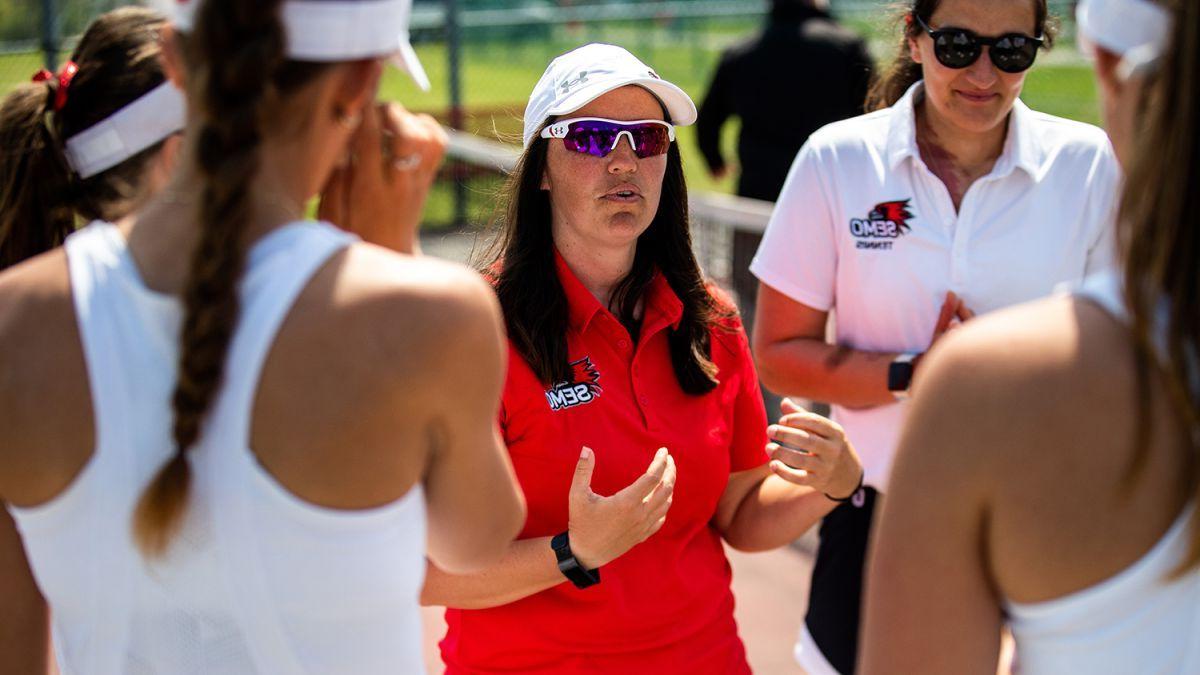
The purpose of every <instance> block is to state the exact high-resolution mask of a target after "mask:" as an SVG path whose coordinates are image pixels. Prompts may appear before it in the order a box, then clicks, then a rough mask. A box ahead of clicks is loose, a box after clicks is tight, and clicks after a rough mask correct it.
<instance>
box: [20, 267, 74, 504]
mask: <svg viewBox="0 0 1200 675" xmlns="http://www.w3.org/2000/svg"><path fill="white" fill-rule="evenodd" d="M0 429H4V430H5V433H4V434H0V467H4V468H3V469H0V474H3V475H5V476H6V477H9V478H12V479H13V481H12V482H13V485H4V484H0V490H2V491H3V493H4V494H5V496H6V497H9V498H10V499H14V500H15V501H27V502H29V501H38V500H40V499H41V498H44V497H48V496H49V494H45V493H46V492H48V491H49V492H53V490H55V489H57V488H59V487H61V485H59V483H61V482H62V480H63V478H62V476H64V475H68V474H71V472H72V470H73V469H74V468H75V467H76V466H77V464H78V463H79V462H80V461H82V458H86V456H88V454H89V453H90V451H91V444H92V441H93V438H92V419H91V395H90V392H89V389H88V381H87V368H86V365H85V362H84V359H83V351H82V346H81V342H80V339H79V328H78V326H77V324H76V321H75V310H74V306H73V304H72V299H71V286H70V279H69V276H68V272H67V262H66V254H65V253H64V252H63V251H62V249H58V250H55V251H51V252H49V253H46V254H43V255H41V256H38V257H36V258H33V259H31V260H28V261H26V262H24V263H22V264H20V265H17V266H15V267H12V268H10V269H8V270H5V271H4V272H3V273H0ZM35 455H36V456H37V457H38V458H39V460H41V461H40V462H38V467H39V470H38V471H37V472H34V473H30V471H28V469H29V468H30V466H32V465H31V464H30V462H29V459H30V458H31V457H33V456H35ZM9 468H12V470H9ZM17 468H21V471H18V470H17ZM18 474H20V475H18ZM0 483H3V481H0ZM14 489H15V491H14Z"/></svg>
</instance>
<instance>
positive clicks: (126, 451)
mask: <svg viewBox="0 0 1200 675" xmlns="http://www.w3.org/2000/svg"><path fill="white" fill-rule="evenodd" d="M64 250H65V251H66V254H67V268H68V273H69V276H70V283H71V295H72V303H73V305H74V309H75V315H76V323H77V325H78V327H79V332H80V341H81V345H82V348H83V352H84V360H85V362H86V366H87V373H88V387H89V390H90V392H91V399H92V408H93V419H94V422H93V424H94V428H95V434H96V437H95V442H94V445H93V453H92V457H91V458H90V459H89V460H88V463H87V465H86V466H85V467H84V469H83V470H82V471H81V472H80V474H79V475H78V476H76V478H75V480H74V481H72V483H71V485H70V486H68V488H67V489H66V490H65V491H64V492H63V493H61V494H60V495H58V496H57V497H56V498H55V499H53V500H51V501H50V502H49V503H48V504H45V505H43V506H41V507H38V508H35V509H28V510H26V512H25V513H24V514H23V515H21V516H20V517H18V522H19V523H20V525H21V529H22V531H23V532H27V531H29V530H30V529H31V528H53V529H57V528H59V527H62V528H64V530H68V529H72V528H71V527H70V524H69V521H70V519H71V518H72V517H73V516H74V515H75V514H77V513H79V512H80V511H81V510H85V509H87V508H88V506H89V505H94V504H96V503H106V504H107V505H108V506H110V507H115V508H114V511H115V512H116V513H121V514H132V512H133V509H134V506H135V504H136V496H137V494H138V489H137V487H138V486H139V485H141V483H142V481H144V480H145V478H146V476H145V475H144V474H145V472H144V471H139V467H138V462H137V459H136V457H135V455H134V452H133V450H132V447H133V432H132V430H131V429H130V427H129V424H128V422H129V421H130V415H129V412H130V409H131V407H132V403H131V402H132V401H133V400H134V398H135V396H136V388H137V380H138V375H139V373H140V368H138V367H136V366H135V367H133V368H130V367H128V366H127V365H125V364H122V363H121V362H120V361H119V360H116V359H113V358H110V357H111V355H113V354H118V353H121V351H122V350H123V349H124V347H123V345H122V339H123V336H125V335H127V334H128V333H127V331H128V329H129V328H130V327H131V326H134V325H136V324H137V323H138V322H139V320H140V319H141V318H142V317H143V316H144V314H145V312H144V311H143V307H141V306H140V303H142V302H151V303H153V302H154V301H155V300H156V299H157V300H163V298H161V297H160V298H155V297H152V296H151V295H150V294H146V293H139V294H138V295H137V298H138V303H134V304H127V303H125V302H123V301H122V298H121V297H120V292H121V291H122V290H125V289H129V288H131V287H132V286H136V285H137V284H131V283H130V281H131V280H130V279H129V278H128V275H129V273H130V271H131V269H132V265H131V264H130V261H129V256H128V254H127V250H126V244H125V239H124V237H123V236H122V235H121V232H120V231H119V230H118V229H117V227H116V226H115V225H112V224H111V223H105V222H95V223H92V224H91V225H89V226H88V227H86V228H83V229H81V230H79V231H78V232H76V233H74V234H72V235H71V236H70V237H68V238H67V240H66V242H65V243H64ZM134 281H136V277H135V279H134ZM164 301H165V300H164ZM159 327H161V325H160V326H159ZM168 330H169V329H168ZM147 356H149V355H147ZM147 363H148V362H147V361H143V362H141V363H140V364H138V365H139V366H141V367H145V366H146V365H147ZM102 493H103V494H102ZM87 527H88V529H90V532H89V533H88V534H86V535H85V536H88V537H90V538H92V539H93V542H94V544H95V545H94V548H91V549H90V550H91V551H93V552H94V555H95V557H94V558H92V559H91V560H90V561H89V568H90V570H91V573H92V574H93V575H96V577H97V578H102V579H104V583H102V584H92V585H90V586H89V587H88V593H89V595H90V596H91V598H90V602H89V603H87V606H88V608H89V609H88V616H87V617H86V618H85V619H84V621H85V622H86V623H87V624H88V625H90V626H93V627H94V630H93V632H92V635H91V638H90V640H89V643H88V644H87V645H86V646H85V647H84V649H83V653H79V654H75V655H74V657H75V658H74V659H72V661H73V662H74V663H89V664H91V667H93V668H94V669H95V670H94V672H97V673H114V674H115V673H118V672H120V670H121V668H122V666H123V663H122V659H121V656H122V655H121V654H120V653H114V652H113V650H112V649H111V648H110V647H111V645H114V644H124V643H125V642H126V641H127V639H128V631H129V622H128V621H126V620H124V619H125V617H120V618H119V619H118V620H111V619H112V617H111V616H110V615H109V613H110V612H111V611H112V610H113V608H118V607H123V606H125V604H126V602H127V597H128V594H129V593H130V592H131V590H132V587H133V577H132V574H131V573H130V570H131V569H132V567H131V564H130V562H131V552H132V550H133V547H132V546H127V547H112V546H106V545H104V544H103V542H104V541H105V540H108V541H120V540H130V539H131V537H130V531H129V519H128V517H125V518H91V519H89V522H88V524H87ZM71 534H73V535H77V534H78V530H76V531H75V532H72V533H71ZM59 630H60V624H59V622H57V621H56V622H55V623H54V631H55V633H56V635H55V640H54V642H55V648H56V649H58V648H59V645H60V644H61V638H60V637H59V636H58V635H57V633H58V631H59ZM85 654H86V656H85ZM81 657H82V658H81Z"/></svg>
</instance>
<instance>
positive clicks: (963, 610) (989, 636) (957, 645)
mask: <svg viewBox="0 0 1200 675" xmlns="http://www.w3.org/2000/svg"><path fill="white" fill-rule="evenodd" d="M954 351H956V350H953V349H951V350H949V352H950V353H947V351H941V352H935V353H934V354H933V355H931V358H930V359H929V361H928V363H927V364H926V366H925V368H926V372H925V379H923V380H922V381H920V382H919V386H920V389H919V390H918V393H917V396H916V398H915V401H914V405H913V408H912V412H911V414H910V415H909V418H908V422H907V424H906V426H905V431H904V434H903V436H902V438H901V442H900V449H899V452H898V454H897V456H896V464H895V468H894V470H893V473H892V480H891V483H890V487H889V491H888V494H887V497H886V498H885V499H884V500H883V502H882V504H883V507H882V513H881V516H880V520H879V524H878V525H877V533H876V534H875V539H874V542H873V545H872V550H871V554H870V556H869V561H870V562H869V580H868V582H867V584H866V588H867V595H866V605H865V624H864V632H863V639H862V641H861V643H860V644H862V645H863V653H862V659H861V662H862V664H863V672H864V673H868V674H871V675H874V674H877V673H913V672H920V673H930V674H937V673H947V674H949V673H954V674H955V675H958V674H961V673H981V674H982V673H987V674H988V675H991V674H992V673H995V672H996V665H997V660H998V658H999V652H1000V633H1001V623H1002V614H1001V608H1000V603H999V601H998V599H997V597H996V593H995V591H994V590H993V587H992V584H991V582H990V580H989V576H988V572H987V568H988V563H987V559H986V549H985V535H986V527H987V522H988V511H989V508H988V498H987V494H988V491H987V488H986V485H987V483H986V480H985V478H986V476H987V475H989V474H992V473H995V474H1000V473H1004V470H1003V469H1001V468H999V467H996V468H988V467H985V466H981V459H980V457H983V456H988V455H991V454H992V453H989V452H986V447H985V446H986V444H987V442H988V440H987V433H986V431H983V427H982V426H981V425H976V424H973V423H972V422H971V420H972V411H976V414H975V415H974V417H978V416H979V414H978V413H980V412H987V413H989V414H990V415H991V416H992V417H993V418H995V416H996V411H995V408H994V407H993V406H989V405H988V401H987V397H986V395H983V396H980V395H976V392H975V391H973V389H977V387H973V386H972V384H971V382H970V381H969V378H963V377H962V376H961V374H962V373H963V372H969V370H965V369H970V368H971V363H970V362H969V360H968V359H965V358H962V355H961V354H960V355H956V354H954V353H953V352H954ZM957 351H960V352H961V350H957ZM956 373H957V375H956ZM964 438H971V439H972V444H973V445H975V447H974V448H972V449H973V450H974V451H973V452H966V453H965V452H963V451H962V450H963V439H964Z"/></svg>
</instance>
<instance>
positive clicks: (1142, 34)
mask: <svg viewBox="0 0 1200 675" xmlns="http://www.w3.org/2000/svg"><path fill="white" fill-rule="evenodd" d="M1075 17H1076V26H1077V27H1078V31H1079V35H1080V36H1081V37H1082V38H1083V39H1084V40H1086V41H1088V42H1091V43H1093V44H1095V45H1098V46H1100V47H1103V48H1104V49H1107V50H1108V51H1110V52H1112V53H1114V54H1117V55H1119V56H1121V57H1122V58H1121V66H1120V74H1121V75H1122V77H1128V76H1130V75H1132V74H1135V73H1137V72H1140V71H1141V70H1144V69H1145V68H1146V67H1147V66H1149V65H1150V64H1152V63H1154V62H1155V61H1156V60H1158V58H1159V57H1161V56H1162V53H1163V50H1164V49H1165V48H1166V46H1167V42H1168V41H1169V40H1170V38H1171V28H1172V19H1171V13H1170V11H1169V10H1167V8H1165V7H1163V6H1162V5H1159V4H1158V3H1155V2H1151V1H1150V0H1081V1H1080V3H1079V6H1078V8H1077V9H1076V10H1075Z"/></svg>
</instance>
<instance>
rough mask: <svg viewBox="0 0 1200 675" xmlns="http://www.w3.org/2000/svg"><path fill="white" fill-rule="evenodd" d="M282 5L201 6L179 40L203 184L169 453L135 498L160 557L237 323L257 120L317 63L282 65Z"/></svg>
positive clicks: (273, 0) (148, 544)
mask: <svg viewBox="0 0 1200 675" xmlns="http://www.w3.org/2000/svg"><path fill="white" fill-rule="evenodd" d="M282 4H283V0H254V1H253V2H247V1H246V0H204V2H203V3H202V4H201V5H200V8H199V10H198V13H197V16H196V24H195V28H194V30H193V32H192V33H191V34H190V35H188V36H186V37H183V36H181V37H180V41H181V44H182V45H183V54H184V60H185V61H186V64H187V68H188V72H189V77H188V90H189V91H188V98H189V100H190V101H191V102H192V104H193V107H194V108H195V109H196V110H197V112H198V114H199V115H200V117H201V120H200V122H199V129H198V133H197V134H196V140H195V146H194V147H193V149H192V150H193V153H194V157H195V162H196V169H197V171H198V173H199V175H200V176H201V177H202V179H203V181H204V188H203V193H202V194H201V195H200V201H199V204H200V206H199V214H198V223H199V226H200V236H199V241H198V242H197V244H196V247H195V249H194V250H193V252H192V261H191V266H190V268H189V272H188V279H187V284H186V287H185V290H184V305H185V314H184V320H183V330H182V333H181V336H180V345H181V348H180V357H179V372H178V376H177V380H176V384H175V393H174V396H173V397H172V400H171V406H172V410H173V413H174V420H173V426H172V435H173V438H174V441H175V454H174V455H173V456H172V457H171V459H170V460H169V461H168V462H167V463H166V464H165V465H163V467H162V469H160V470H159V472H158V474H157V475H156V476H155V477H154V480H153V481H152V482H151V483H150V485H149V486H148V487H147V488H146V491H145V492H144V493H143V494H142V497H141V500H140V501H139V502H138V506H137V511H136V513H135V514H134V535H135V538H136V540H137V542H138V545H139V546H140V548H141V549H142V551H143V552H145V553H146V554H148V555H158V554H161V553H162V552H163V551H164V550H165V549H166V547H167V545H168V544H169V543H170V539H171V536H172V535H173V534H174V532H175V531H176V530H177V529H178V527H179V525H180V523H181V522H182V518H183V514H184V512H185V510H186V506H187V496H188V492H189V486H190V482H191V470H190V468H189V466H188V461H187V451H188V449H189V448H191V446H192V445H193V444H194V443H195V442H196V439H197V438H198V437H199V434H200V427H201V425H202V423H203V422H204V419H205V417H206V416H207V414H208V410H209V408H210V407H211V405H212V401H213V397H214V396H215V395H216V392H217V390H218V389H219V388H220V385H221V379H222V377H223V375H224V370H225V357H226V352H227V351H228V348H229V342H230V339H231V338H232V337H233V329H234V326H235V325H236V323H237V319H238V312H239V306H238V298H237V292H236V287H237V282H238V279H239V278H240V277H241V274H242V269H243V265H244V262H245V245H246V242H245V241H243V230H244V229H245V227H246V224H247V222H248V220H249V218H250V212H249V207H250V203H249V199H248V197H249V188H250V185H251V183H252V181H253V179H254V177H255V175H256V174H257V173H258V169H259V152H258V149H259V144H260V142H261V140H262V134H261V120H262V119H263V118H264V116H266V115H267V114H268V112H269V111H271V109H272V108H273V107H274V105H275V104H277V103H278V102H279V100H280V99H281V98H283V97H284V96H285V95H286V94H287V93H289V92H291V91H293V90H295V89H296V88H299V87H300V86H302V85H303V84H305V83H307V82H308V81H310V80H311V79H313V78H314V77H315V76H316V75H317V74H318V73H319V72H321V71H322V70H323V68H324V66H322V65H319V64H312V63H303V62H297V61H289V60H287V59H286V58H285V54H284V47H285V40H286V38H285V34H284V28H283V25H282V23H281V21H280V18H279V13H280V7H281V6H282Z"/></svg>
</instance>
